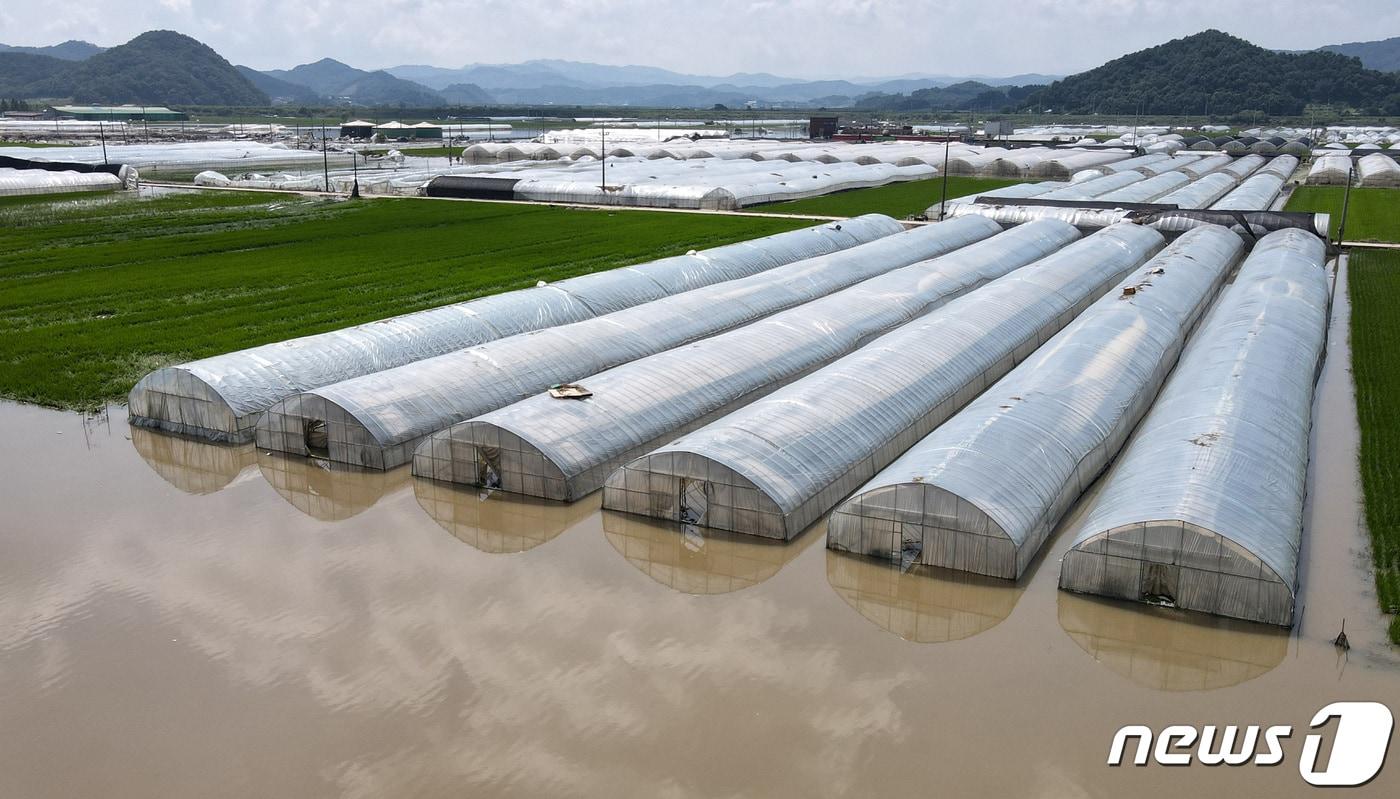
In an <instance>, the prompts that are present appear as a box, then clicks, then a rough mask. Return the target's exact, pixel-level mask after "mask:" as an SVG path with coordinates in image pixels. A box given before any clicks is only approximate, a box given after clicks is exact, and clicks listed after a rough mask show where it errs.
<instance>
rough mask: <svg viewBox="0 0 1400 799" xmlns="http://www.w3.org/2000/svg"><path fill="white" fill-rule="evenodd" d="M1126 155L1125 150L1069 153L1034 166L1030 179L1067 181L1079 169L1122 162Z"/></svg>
mask: <svg viewBox="0 0 1400 799" xmlns="http://www.w3.org/2000/svg"><path fill="white" fill-rule="evenodd" d="M1128 155H1129V154H1128V152H1127V151H1126V150H1099V151H1096V152H1087V151H1084V150H1079V151H1070V152H1069V153H1067V154H1066V155H1064V156H1063V157H1061V158H1055V159H1051V160H1046V161H1042V162H1041V163H1039V164H1036V166H1035V168H1034V169H1032V170H1031V177H1037V178H1053V179H1055V180H1069V178H1070V176H1071V175H1073V174H1074V173H1075V172H1078V171H1079V170H1081V169H1088V168H1090V167H1094V166H1099V165H1100V164H1110V163H1113V162H1114V161H1123V160H1126V159H1127V158H1128Z"/></svg>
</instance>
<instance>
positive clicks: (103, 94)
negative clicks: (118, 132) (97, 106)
mask: <svg viewBox="0 0 1400 799" xmlns="http://www.w3.org/2000/svg"><path fill="white" fill-rule="evenodd" d="M0 56H4V64H3V66H4V67H5V70H6V71H7V72H8V73H9V74H7V75H5V76H0V84H4V85H3V88H4V89H5V90H6V92H5V93H7V94H9V95H10V96H14V97H47V98H72V99H73V100H75V101H77V102H80V103H150V104H152V105H168V104H185V103H189V104H196V105H267V103H268V97H267V95H266V94H264V93H263V92H262V91H260V90H259V89H258V88H257V87H256V86H254V85H253V84H252V83H250V82H249V81H248V79H247V78H246V77H244V76H243V75H241V74H239V72H238V70H237V69H235V68H234V67H233V65H232V64H230V63H229V62H227V61H225V60H224V59H223V57H222V56H220V55H219V54H218V53H216V52H214V51H213V50H211V49H209V48H208V47H207V46H205V45H203V44H201V43H200V42H198V41H196V40H194V39H191V38H190V37H188V36H185V35H183V34H179V33H176V32H174V31H149V32H147V33H143V34H141V35H140V36H137V37H136V38H135V39H132V40H131V41H129V42H127V43H126V44H123V45H120V46H118V47H113V48H111V49H109V50H104V51H102V52H100V53H97V54H95V55H93V56H91V57H89V58H87V59H85V60H83V61H60V60H58V59H56V58H50V57H48V56H38V55H26V54H22V53H3V54H0ZM21 66H22V67H23V70H22V71H21V70H20V69H19V67H21Z"/></svg>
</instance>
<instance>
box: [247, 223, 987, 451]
mask: <svg viewBox="0 0 1400 799" xmlns="http://www.w3.org/2000/svg"><path fill="white" fill-rule="evenodd" d="M962 221H963V220H959V221H958V222H956V223H946V222H945V223H943V224H939V225H927V226H924V227H921V228H917V229H915V230H910V231H905V232H902V233H897V234H895V235H892V236H886V237H883V238H880V239H877V240H875V241H872V242H869V243H867V244H863V245H860V246H858V247H852V248H850V249H847V250H842V251H840V252H835V253H831V254H827V255H820V256H817V257H816V258H811V259H807V260H804V261H799V262H796V263H791V264H787V265H785V266H780V267H776V268H774V269H770V270H767V271H765V272H761V273H759V274H756V275H751V276H749V277H746V278H740V279H737V280H730V281H726V282H723V283H717V284H714V285H709V286H702V287H700V288H695V289H691V290H690V291H685V292H681V293H678V294H674V295H671V296H667V297H662V298H660V299H657V300H653V301H651V302H647V303H642V304H638V305H633V306H632V307H629V308H624V309H622V310H619V311H614V312H612V313H609V314H604V315H601V316H597V317H594V318H591V319H584V320H582V321H578V322H573V323H571V324H567V325H561V326H558V327H551V328H548V329H545V330H537V331H534V332H530V333H525V334H521V335H514V336H508V337H505V338H500V339H497V340H495V341H489V342H486V343H484V344H478V345H475V346H472V347H468V348H466V349H459V350H456V351H454V352H450V353H447V354H445V355H438V356H436V357H433V358H427V359H424V360H419V361H415V362H414V363H409V364H405V365H403V366H399V367H396V368H393V369H387V370H384V371H379V372H375V373H374V374H367V375H363V376H360V377H356V378H353V379H350V380H344V381H341V382H338V383H332V384H330V385H325V386H322V387H320V388H317V389H312V390H310V391H307V392H304V393H300V394H296V395H293V396H291V397H288V398H287V399H285V400H282V401H281V402H279V403H277V404H275V405H273V406H272V407H271V408H269V409H268V410H267V412H266V413H264V414H263V417H262V418H261V419H260V420H259V421H258V426H257V432H256V439H257V443H258V446H259V447H260V448H266V449H274V450H278V451H281V452H290V453H293V454H299V455H304V454H311V453H313V452H314V453H316V454H321V455H323V456H324V457H326V458H328V459H329V460H332V461H337V462H340V463H349V464H353V465H356V466H365V467H369V468H375V469H388V468H392V467H394V466H397V465H399V464H402V463H407V462H408V461H409V460H410V459H411V458H412V456H413V451H414V449H415V448H416V447H417V446H418V442H419V441H421V440H422V439H423V438H424V437H425V436H428V435H430V434H432V433H435V432H437V431H438V430H442V429H445V428H447V427H449V426H451V425H453V424H455V423H457V422H460V421H462V420H464V419H470V418H472V417H473V416H478V415H480V414H483V413H486V412H488V411H492V410H495V409H496V408H500V407H502V406H504V405H509V404H511V403H513V402H518V401H520V400H522V399H524V398H526V397H528V396H530V395H531V394H534V393H535V392H537V391H543V390H545V389H547V388H549V387H550V386H552V385H555V384H559V383H566V382H570V381H574V380H578V379H579V378H582V377H586V376H588V375H591V374H596V373H597V372H601V371H603V370H604V369H610V368H612V367H614V366H617V365H619V364H622V363H626V362H628V361H632V360H635V359H637V358H642V357H645V356H647V355H651V354H653V353H657V352H661V351H662V350H665V349H669V348H671V347H676V346H680V345H682V344H686V343H689V342H691V341H696V340H698V339H701V338H704V337H706V336H712V335H714V334H716V333H720V332H723V331H725V330H729V329H731V328H734V327H737V326H739V325H743V324H747V323H749V322H752V321H754V320H756V319H760V318H762V317H764V316H767V315H769V314H772V313H775V312H777V311H781V310H784V309H787V308H791V307H794V306H796V305H800V304H802V303H804V302H809V301H811V300H813V299H816V298H818V297H822V296H825V295H826V294H829V293H831V292H832V291H836V290H838V289H842V288H845V287H847V286H850V285H852V284H853V283H856V282H859V281H861V280H864V279H866V278H869V277H873V276H875V275H878V274H883V273H885V272H888V271H889V270H891V269H895V268H898V267H901V266H907V265H908V264H911V263H916V262H918V261H922V260H924V259H927V258H932V257H936V256H938V255H942V254H944V253H947V252H951V251H953V250H955V249H957V248H959V247H963V246H966V245H968V244H970V243H972V242H974V241H979V240H981V239H984V238H987V237H989V236H993V235H995V234H996V233H998V232H1000V230H1001V228H1000V227H999V226H997V225H996V223H994V222H991V221H990V220H977V222H976V223H974V224H962ZM968 221H970V220H968ZM321 431H324V433H325V435H326V441H325V443H324V444H323V445H322V444H318V443H317V441H316V439H317V436H318V435H319V434H320V432H321ZM320 449H323V450H324V452H317V450H320Z"/></svg>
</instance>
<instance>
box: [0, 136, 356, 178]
mask: <svg viewBox="0 0 1400 799" xmlns="http://www.w3.org/2000/svg"><path fill="white" fill-rule="evenodd" d="M0 156H11V157H14V158H26V159H30V160H35V161H67V162H76V163H83V164H104V163H107V164H126V165H127V166H131V167H135V168H137V169H139V170H141V172H142V174H144V175H148V176H149V175H155V174H158V173H161V172H198V171H200V170H205V169H217V170H223V171H230V170H239V169H269V168H274V167H283V168H294V167H298V166H300V167H314V168H316V169H320V167H321V165H322V163H323V158H322V153H321V151H320V150H297V149H293V148H291V147H288V146H287V145H285V144H264V143H262V142H253V141H202V142H176V143H161V144H117V143H116V142H113V141H110V140H109V141H108V142H107V144H106V147H105V148H104V147H103V146H102V145H101V144H100V143H99V144H88V145H83V146H79V147H63V148H55V149H52V150H39V151H36V150H35V149H34V148H32V147H0ZM351 158H352V156H351V155H349V154H348V153H344V152H334V151H332V152H330V153H327V154H326V156H325V159H324V160H326V161H328V162H329V163H330V165H331V166H333V167H337V168H339V167H341V166H349V165H350V160H351Z"/></svg>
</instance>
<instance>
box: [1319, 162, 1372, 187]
mask: <svg viewBox="0 0 1400 799" xmlns="http://www.w3.org/2000/svg"><path fill="white" fill-rule="evenodd" d="M1382 157H1384V156H1382ZM1351 172H1352V164H1351V156H1348V155H1322V156H1318V157H1317V158H1314V159H1313V162H1312V166H1310V167H1308V177H1307V180H1306V181H1305V182H1306V183H1307V184H1308V185H1309V186H1345V185H1347V184H1348V183H1350V182H1351Z"/></svg>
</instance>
